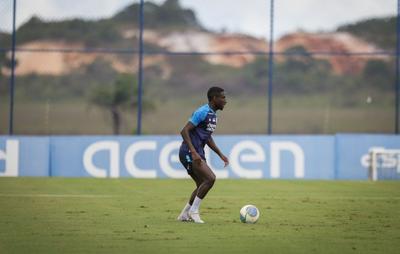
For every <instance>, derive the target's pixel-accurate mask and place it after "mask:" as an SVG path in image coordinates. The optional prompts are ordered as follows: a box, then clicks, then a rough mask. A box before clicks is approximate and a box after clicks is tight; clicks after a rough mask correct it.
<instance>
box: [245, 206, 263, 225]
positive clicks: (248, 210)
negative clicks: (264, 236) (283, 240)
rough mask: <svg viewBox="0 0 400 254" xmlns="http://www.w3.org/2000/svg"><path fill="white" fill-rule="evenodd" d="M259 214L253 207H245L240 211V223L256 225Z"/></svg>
mask: <svg viewBox="0 0 400 254" xmlns="http://www.w3.org/2000/svg"><path fill="white" fill-rule="evenodd" d="M258 217H260V212H259V211H258V209H257V207H255V206H254V205H245V206H243V207H242V209H240V221H241V222H243V223H256V222H257V220H258Z"/></svg>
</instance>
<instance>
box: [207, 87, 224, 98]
mask: <svg viewBox="0 0 400 254" xmlns="http://www.w3.org/2000/svg"><path fill="white" fill-rule="evenodd" d="M223 91H224V89H223V88H221V87H218V86H213V87H210V89H208V92H207V98H208V101H211V100H212V98H213V97H214V96H219V95H220V94H221V93H222V92H223Z"/></svg>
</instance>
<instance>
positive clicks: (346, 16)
mask: <svg viewBox="0 0 400 254" xmlns="http://www.w3.org/2000/svg"><path fill="white" fill-rule="evenodd" d="M12 2H13V1H12V0H0V29H1V30H7V31H10V30H11V24H12V18H11V13H12ZM132 2H138V1H137V0H136V1H134V0H17V9H18V12H17V25H20V24H22V23H23V22H25V21H26V20H27V19H29V18H30V17H31V16H32V15H38V16H40V17H42V18H44V19H49V20H54V19H63V18H71V17H81V18H89V19H92V18H100V17H109V16H111V15H113V14H115V13H116V12H117V11H119V10H121V9H122V8H124V7H125V6H127V5H129V4H131V3H132ZM152 2H156V3H162V2H164V0H153V1H152ZM180 2H181V5H182V6H183V7H185V8H191V9H193V10H194V11H195V12H196V14H197V17H198V19H199V20H200V22H201V24H203V25H204V26H205V27H207V28H209V29H212V30H216V31H218V30H222V29H225V30H227V31H229V32H239V33H246V34H250V35H253V36H256V37H263V38H268V37H269V11H270V1H269V0H181V1H180ZM396 14H397V0H275V21H274V23H275V24H274V30H275V39H276V38H277V37H279V36H282V35H283V34H285V33H288V32H293V31H296V30H299V29H302V30H306V31H310V32H315V31H321V30H323V31H329V30H333V29H334V28H336V27H337V26H338V25H341V24H345V23H349V22H354V21H358V20H362V19H365V18H370V17H386V16H394V15H396Z"/></svg>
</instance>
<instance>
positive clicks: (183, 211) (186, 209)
mask: <svg viewBox="0 0 400 254" xmlns="http://www.w3.org/2000/svg"><path fill="white" fill-rule="evenodd" d="M190 207H192V206H191V205H190V204H189V203H186V205H185V207H184V208H183V209H182V212H181V214H183V213H185V212H189V209H190Z"/></svg>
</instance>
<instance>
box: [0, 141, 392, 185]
mask: <svg viewBox="0 0 400 254" xmlns="http://www.w3.org/2000/svg"><path fill="white" fill-rule="evenodd" d="M215 141H216V143H217V144H219V147H220V148H221V150H222V151H223V153H224V154H226V156H228V157H229V159H230V165H229V166H228V167H226V168H223V163H222V162H221V161H220V160H219V158H217V157H216V155H215V154H214V153H212V152H210V151H209V150H207V151H206V157H207V161H208V163H209V165H210V166H211V168H212V169H213V170H214V172H215V174H216V176H217V178H220V179H223V178H252V179H262V178H265V179H361V180H364V179H368V167H369V158H368V156H369V154H368V151H369V149H370V148H372V147H384V148H388V149H399V148H400V137H398V136H394V135H335V136H303V135H299V136H293V135H291V136H286V135H283V136H217V137H215ZM180 143H181V138H180V137H178V136H142V137H129V136H120V137H114V136H68V137H67V136H65V137H63V136H59V137H29V136H0V176H45V177H46V176H55V177H100V178H108V177H109V178H119V177H133V178H187V177H188V175H187V173H186V171H185V169H184V168H183V167H182V166H181V164H180V163H179V158H178V150H179V146H180Z"/></svg>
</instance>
